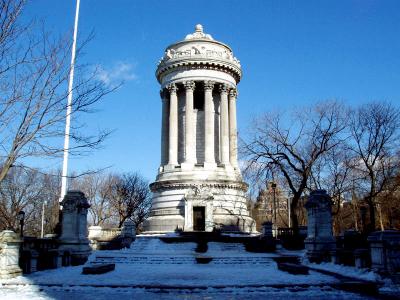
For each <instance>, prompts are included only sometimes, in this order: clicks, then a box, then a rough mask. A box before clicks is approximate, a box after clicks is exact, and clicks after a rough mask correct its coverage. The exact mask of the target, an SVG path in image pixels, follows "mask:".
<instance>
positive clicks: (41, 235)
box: [40, 200, 47, 238]
mask: <svg viewBox="0 0 400 300" xmlns="http://www.w3.org/2000/svg"><path fill="white" fill-rule="evenodd" d="M45 205H47V201H46V200H45V201H43V204H42V231H41V233H40V237H41V238H43V237H44V207H45Z"/></svg>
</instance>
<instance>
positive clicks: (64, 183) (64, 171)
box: [60, 0, 80, 202]
mask: <svg viewBox="0 0 400 300" xmlns="http://www.w3.org/2000/svg"><path fill="white" fill-rule="evenodd" d="M79 4H80V0H76V11H75V24H74V36H73V40H72V53H71V66H70V70H69V83H68V100H67V115H66V120H65V138H64V161H63V169H62V177H61V194H60V202H61V201H62V199H63V198H64V196H65V195H66V193H67V188H68V154H69V135H70V127H71V126H70V125H71V111H72V92H73V91H72V90H73V84H74V70H75V53H76V37H77V34H78V19H79Z"/></svg>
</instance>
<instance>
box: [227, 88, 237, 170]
mask: <svg viewBox="0 0 400 300" xmlns="http://www.w3.org/2000/svg"><path fill="white" fill-rule="evenodd" d="M236 96H237V91H236V89H231V90H230V91H229V160H230V162H231V165H232V166H233V167H235V168H237V167H238V160H237V122H236Z"/></svg>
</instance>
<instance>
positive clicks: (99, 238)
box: [89, 220, 136, 250]
mask: <svg viewBox="0 0 400 300" xmlns="http://www.w3.org/2000/svg"><path fill="white" fill-rule="evenodd" d="M135 237H136V228H135V225H134V223H133V222H132V221H130V220H128V221H125V222H124V225H123V227H122V228H102V227H101V226H90V227H89V240H90V246H91V248H92V249H93V250H114V249H122V248H129V247H130V245H131V243H132V242H133V241H134V240H135Z"/></svg>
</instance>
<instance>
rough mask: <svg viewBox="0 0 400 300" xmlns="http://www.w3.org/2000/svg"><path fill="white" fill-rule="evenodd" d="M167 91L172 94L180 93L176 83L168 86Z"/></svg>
mask: <svg viewBox="0 0 400 300" xmlns="http://www.w3.org/2000/svg"><path fill="white" fill-rule="evenodd" d="M167 89H168V91H169V92H170V94H176V92H177V91H178V87H177V86H176V84H175V83H171V84H168V85H167Z"/></svg>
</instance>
